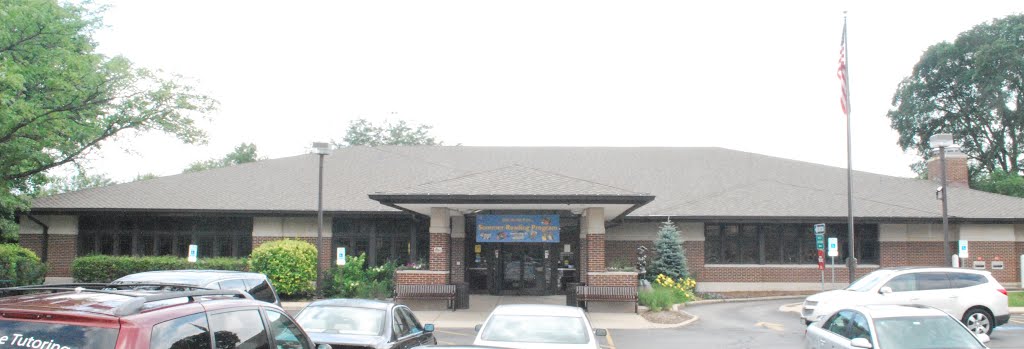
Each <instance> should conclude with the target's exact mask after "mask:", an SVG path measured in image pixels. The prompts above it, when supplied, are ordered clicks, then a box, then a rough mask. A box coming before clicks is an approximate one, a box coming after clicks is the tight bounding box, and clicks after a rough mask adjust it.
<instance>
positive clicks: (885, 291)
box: [878, 286, 892, 294]
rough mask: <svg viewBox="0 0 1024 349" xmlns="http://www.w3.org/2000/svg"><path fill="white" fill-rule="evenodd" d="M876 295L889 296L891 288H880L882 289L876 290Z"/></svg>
mask: <svg viewBox="0 0 1024 349" xmlns="http://www.w3.org/2000/svg"><path fill="white" fill-rule="evenodd" d="M878 293H881V294H890V293H892V287H889V286H882V288H880V289H878Z"/></svg>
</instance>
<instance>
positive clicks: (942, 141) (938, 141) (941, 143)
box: [928, 133, 953, 266]
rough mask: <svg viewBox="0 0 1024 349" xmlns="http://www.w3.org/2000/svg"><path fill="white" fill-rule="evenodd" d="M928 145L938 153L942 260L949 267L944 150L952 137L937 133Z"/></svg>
mask: <svg viewBox="0 0 1024 349" xmlns="http://www.w3.org/2000/svg"><path fill="white" fill-rule="evenodd" d="M928 145H930V146H931V147H932V148H937V149H938V151H939V171H941V172H940V174H939V183H941V186H940V187H939V192H940V193H941V194H942V258H943V259H944V260H945V262H943V263H948V264H949V265H950V266H952V265H953V262H952V258H951V257H952V255H950V254H949V215H948V211H947V208H948V206H947V196H948V195H947V194H948V193H949V190H947V188H946V187H947V185H946V148H948V147H951V146H953V135H951V134H948V133H939V134H936V135H933V136H931V137H930V138H928Z"/></svg>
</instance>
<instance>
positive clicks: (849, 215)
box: [842, 11, 857, 284]
mask: <svg viewBox="0 0 1024 349" xmlns="http://www.w3.org/2000/svg"><path fill="white" fill-rule="evenodd" d="M848 47H849V45H848V44H847V41H846V11H843V48H842V50H843V55H844V60H843V64H844V70H845V72H844V74H843V75H844V76H843V84H844V86H843V87H844V89H845V93H846V95H845V96H844V98H845V100H846V108H845V109H846V110H845V111H846V210H847V212H846V226H847V242H848V243H847V245H848V247H847V248H849V251H850V252H849V255H848V256H849V257H847V259H846V265H847V268H848V269H849V270H850V283H851V284H852V283H853V281H854V280H856V279H857V278H856V275H857V257H856V254H855V253H854V249H853V247H854V240H853V239H854V233H853V136H852V134H851V132H850V110H851V109H852V108H850V76H849V74H848V72H849V70H850V65H849V62H850V58H849V57H850V52H849V50H848V49H847V48H848Z"/></svg>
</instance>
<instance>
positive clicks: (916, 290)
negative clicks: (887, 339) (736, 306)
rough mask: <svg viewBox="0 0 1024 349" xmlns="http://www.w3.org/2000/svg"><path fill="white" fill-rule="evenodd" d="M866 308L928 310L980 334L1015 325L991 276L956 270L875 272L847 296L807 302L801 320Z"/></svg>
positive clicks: (820, 296) (845, 291)
mask: <svg viewBox="0 0 1024 349" xmlns="http://www.w3.org/2000/svg"><path fill="white" fill-rule="evenodd" d="M864 304H897V305H917V304H920V305H926V306H929V307H934V308H938V309H940V310H942V311H945V312H947V313H949V314H950V315H952V316H953V317H955V318H957V319H959V320H960V321H963V323H964V324H965V325H967V327H968V328H970V329H971V331H974V332H975V333H985V334H992V329H993V328H995V327H996V326H1000V325H1003V324H1005V323H1007V322H1008V321H1009V320H1010V308H1009V298H1008V297H1007V293H1006V288H1005V287H1003V286H1002V285H1000V284H999V282H998V281H996V279H995V278H993V277H992V273H990V272H988V271H984V270H968V269H957V268H931V267H900V268H886V269H879V270H876V271H874V272H871V273H870V274H868V275H865V276H864V277H862V278H860V279H859V280H857V281H856V282H854V283H853V284H851V285H850V287H847V288H846V289H843V290H834V291H828V292H822V293H818V294H815V295H812V296H809V297H807V299H806V300H805V301H804V303H803V307H802V308H801V312H800V318H801V319H803V321H805V323H811V322H813V321H819V320H821V319H822V318H823V317H825V316H827V315H831V314H833V313H835V311H836V310H838V309H841V308H847V307H851V306H856V305H864Z"/></svg>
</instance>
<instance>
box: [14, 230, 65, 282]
mask: <svg viewBox="0 0 1024 349" xmlns="http://www.w3.org/2000/svg"><path fill="white" fill-rule="evenodd" d="M18 244H19V245H21V246H22V247H24V248H27V249H30V250H32V252H35V254H36V256H39V258H40V259H41V258H43V235H42V234H22V235H21V236H19V237H18ZM47 254H48V255H49V256H47V258H46V265H47V267H49V270H48V271H47V272H46V276H49V277H70V276H71V262H73V261H74V260H75V257H76V256H77V254H78V235H57V234H50V248H49V250H48V251H47Z"/></svg>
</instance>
